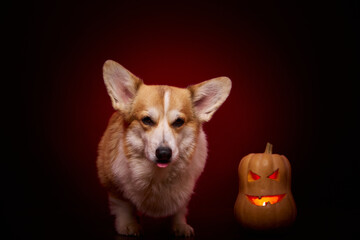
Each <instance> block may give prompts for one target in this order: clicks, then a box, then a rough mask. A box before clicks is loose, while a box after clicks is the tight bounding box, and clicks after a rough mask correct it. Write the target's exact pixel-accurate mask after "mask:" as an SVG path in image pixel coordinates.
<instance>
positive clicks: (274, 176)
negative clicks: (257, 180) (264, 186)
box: [268, 169, 280, 181]
mask: <svg viewBox="0 0 360 240" xmlns="http://www.w3.org/2000/svg"><path fill="white" fill-rule="evenodd" d="M279 177H280V176H279V169H277V170H275V171H274V172H273V173H272V174H271V175H270V176H268V178H270V179H272V180H276V181H279V180H280V179H279Z"/></svg>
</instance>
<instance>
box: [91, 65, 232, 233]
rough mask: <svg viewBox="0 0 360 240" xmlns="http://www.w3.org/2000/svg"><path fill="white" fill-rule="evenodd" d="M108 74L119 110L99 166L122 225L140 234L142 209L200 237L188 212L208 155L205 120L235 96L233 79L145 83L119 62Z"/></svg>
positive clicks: (113, 210) (102, 147)
mask: <svg viewBox="0 0 360 240" xmlns="http://www.w3.org/2000/svg"><path fill="white" fill-rule="evenodd" d="M103 77H104V82H105V85H106V89H107V91H108V94H109V96H110V98H111V102H112V106H113V108H114V109H115V110H116V112H115V113H114V114H113V115H112V116H111V118H110V120H109V124H108V126H107V129H106V131H105V133H104V135H103V137H102V138H101V141H100V143H99V148H98V158H97V169H98V176H99V179H100V182H101V184H102V185H103V186H104V187H105V188H106V189H107V191H108V194H109V205H110V206H109V207H110V212H111V214H113V215H115V229H116V231H117V232H118V233H119V234H120V235H128V236H138V235H140V234H141V226H140V224H139V222H138V217H137V213H139V212H140V213H142V214H145V215H147V216H151V217H165V216H171V220H172V223H171V226H172V229H171V230H172V232H173V234H174V235H175V236H185V237H189V236H192V235H194V230H193V228H192V227H191V226H190V225H188V224H187V222H186V214H187V205H188V203H189V200H190V197H191V195H192V193H193V190H194V187H195V183H196V181H197V179H198V177H199V176H200V174H201V172H202V171H203V169H204V166H205V162H206V158H207V141H206V136H205V133H204V131H203V129H202V124H203V123H204V122H207V121H209V120H210V119H211V117H212V116H213V114H214V113H215V111H216V110H217V109H218V108H219V107H220V106H221V104H222V103H223V102H224V101H225V100H226V98H227V97H228V95H229V93H230V89H231V81H230V79H229V78H227V77H219V78H214V79H211V80H208V81H205V82H202V83H199V84H196V85H192V86H189V87H187V88H177V87H171V86H165V85H146V84H144V83H143V81H142V80H140V79H139V78H138V77H136V76H135V75H133V74H132V73H131V72H129V71H128V70H127V69H125V68H124V67H123V66H121V65H120V64H118V63H117V62H114V61H112V60H107V61H106V62H105V64H104V66H103Z"/></svg>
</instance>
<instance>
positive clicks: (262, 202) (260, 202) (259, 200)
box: [246, 194, 285, 207]
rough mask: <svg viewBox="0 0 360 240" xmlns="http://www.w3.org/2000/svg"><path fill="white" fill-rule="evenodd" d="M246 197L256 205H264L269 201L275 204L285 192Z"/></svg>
mask: <svg viewBox="0 0 360 240" xmlns="http://www.w3.org/2000/svg"><path fill="white" fill-rule="evenodd" d="M246 197H247V198H248V199H249V201H250V202H251V203H252V204H254V205H256V206H261V207H265V206H266V205H268V204H269V203H270V204H275V203H278V202H280V201H281V200H282V199H283V198H284V197H285V194H280V195H268V196H261V197H258V196H250V195H246Z"/></svg>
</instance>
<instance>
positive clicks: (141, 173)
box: [112, 129, 207, 217]
mask: <svg viewBox="0 0 360 240" xmlns="http://www.w3.org/2000/svg"><path fill="white" fill-rule="evenodd" d="M122 145H123V142H122V141H119V150H120V151H119V154H118V156H117V158H116V159H115V161H114V163H113V165H112V171H113V174H114V175H116V176H117V180H118V184H119V186H122V190H123V195H124V197H125V198H127V199H129V200H130V201H131V202H132V203H133V204H134V205H135V206H136V207H137V209H138V210H139V211H140V212H142V213H144V214H146V215H149V216H153V217H162V216H169V215H172V214H174V213H176V212H177V211H178V210H179V208H182V207H184V206H186V205H187V204H188V201H189V200H190V197H191V194H192V193H193V189H194V185H195V183H196V180H197V178H198V177H199V176H200V174H201V172H202V171H203V169H204V167H205V162H206V157H207V141H206V137H205V133H204V132H203V130H202V129H201V131H200V133H199V135H198V139H197V143H196V149H195V152H194V154H193V156H192V158H191V159H189V161H188V162H185V161H176V162H174V163H172V164H171V165H170V166H168V167H167V168H164V169H162V168H158V167H157V166H156V165H154V163H153V162H151V161H149V160H147V159H141V158H140V159H132V160H128V159H126V157H125V156H124V153H123V152H122ZM190 163H191V164H190Z"/></svg>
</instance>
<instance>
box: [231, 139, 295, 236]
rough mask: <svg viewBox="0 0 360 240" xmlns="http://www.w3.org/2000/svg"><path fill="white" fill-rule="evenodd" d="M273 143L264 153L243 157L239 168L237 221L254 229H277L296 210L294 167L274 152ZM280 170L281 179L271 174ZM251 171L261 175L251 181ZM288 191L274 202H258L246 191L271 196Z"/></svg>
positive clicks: (292, 218) (287, 221)
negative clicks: (272, 177)
mask: <svg viewBox="0 0 360 240" xmlns="http://www.w3.org/2000/svg"><path fill="white" fill-rule="evenodd" d="M271 150H272V145H269V144H268V145H267V148H266V150H265V153H251V154H249V155H247V156H245V157H244V158H243V159H241V161H240V163H239V168H238V175H239V193H238V196H237V199H236V202H235V206H234V213H235V217H236V219H237V221H238V222H239V223H240V224H241V225H242V226H243V227H245V228H250V229H254V230H274V229H281V228H286V227H288V226H290V225H291V224H292V223H293V222H294V220H295V218H296V214H297V210H296V205H295V201H294V198H293V195H292V192H291V167H290V163H289V161H288V159H287V158H286V157H285V156H283V155H279V154H272V151H271ZM277 169H278V170H279V175H278V180H273V179H270V178H268V176H270V175H271V174H272V173H273V172H274V171H276V170H277ZM249 171H252V172H253V173H256V174H257V175H259V176H260V178H259V179H258V180H256V181H251V182H249V181H248V173H249ZM280 194H286V195H285V197H284V198H283V199H282V200H281V201H279V202H277V203H275V204H270V203H269V204H266V206H256V205H254V204H253V203H251V202H250V201H249V200H248V198H247V197H246V195H251V196H268V195H280Z"/></svg>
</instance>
